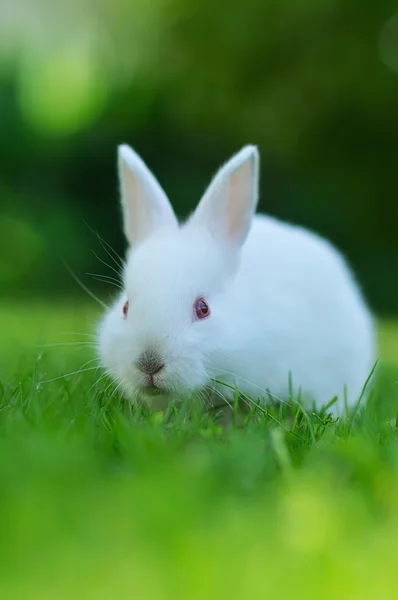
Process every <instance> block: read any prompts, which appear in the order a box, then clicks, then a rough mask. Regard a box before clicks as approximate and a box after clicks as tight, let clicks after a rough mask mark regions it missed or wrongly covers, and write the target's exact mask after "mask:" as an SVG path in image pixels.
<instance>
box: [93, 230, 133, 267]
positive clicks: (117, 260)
mask: <svg viewBox="0 0 398 600" xmlns="http://www.w3.org/2000/svg"><path fill="white" fill-rule="evenodd" d="M85 225H86V227H88V229H89V230H90V231H91V233H93V234H94V235H95V236H96V237H97V238H98V241H99V243H100V244H101V246H102V248H103V249H104V250H105V252H106V253H107V255H108V256H109V258H110V259H111V260H113V262H114V263H115V264H116V266H117V267H119V268H120V267H121V268H122V269H123V268H124V266H125V262H124V260H123V259H122V258H121V256H119V254H118V253H117V252H116V250H115V249H114V248H112V246H111V245H110V244H109V242H107V241H106V240H105V239H104V238H103V237H101V236H100V234H99V233H98V231H96V230H95V229H93V228H92V227H90V225H89V224H88V223H87V222H86V221H85ZM107 248H109V250H110V251H111V252H112V254H113V256H112V254H110V253H109V251H108V250H107ZM115 257H116V258H115Z"/></svg>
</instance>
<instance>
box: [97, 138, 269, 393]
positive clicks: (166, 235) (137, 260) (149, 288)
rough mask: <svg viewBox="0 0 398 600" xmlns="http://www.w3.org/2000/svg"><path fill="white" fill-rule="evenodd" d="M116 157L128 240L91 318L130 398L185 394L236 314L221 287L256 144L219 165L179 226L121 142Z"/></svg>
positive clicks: (245, 220)
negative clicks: (116, 279)
mask: <svg viewBox="0 0 398 600" xmlns="http://www.w3.org/2000/svg"><path fill="white" fill-rule="evenodd" d="M118 162H119V178H120V188H121V205H122V212H123V222H124V231H125V235H126V238H127V241H128V244H129V249H128V253H127V258H126V264H125V268H124V273H123V290H124V291H123V292H122V293H121V294H120V296H119V297H118V298H117V299H116V301H115V303H114V304H113V306H112V307H111V309H110V310H109V312H108V313H107V314H106V315H105V316H104V318H103V320H102V322H101V323H100V327H99V347H100V356H101V360H102V363H103V366H104V367H105V369H106V370H107V371H108V373H109V374H110V375H111V376H112V377H113V378H114V380H115V381H116V382H117V383H118V384H119V385H120V388H121V389H122V390H123V391H124V392H125V393H126V395H128V396H130V397H132V398H135V397H138V398H141V399H143V400H146V401H148V402H151V400H152V399H153V398H154V396H162V397H165V398H170V397H173V396H174V397H176V398H178V397H185V396H187V395H192V394H193V393H194V392H195V391H197V390H200V389H203V388H205V387H206V386H207V385H208V384H209V382H210V380H211V378H212V376H213V375H212V368H211V365H212V361H213V360H214V357H215V355H216V354H217V351H218V349H219V348H222V347H223V331H225V328H228V327H231V326H233V321H234V319H235V318H236V312H237V311H236V307H235V306H234V298H233V297H229V296H228V289H229V288H230V286H231V282H233V280H234V275H235V273H236V270H237V268H238V264H239V255H240V249H241V247H242V245H243V243H244V241H245V239H246V237H247V234H248V232H249V229H250V225H251V221H252V217H253V214H254V212H255V209H256V205H257V196H258V163H259V158H258V152H257V149H256V148H255V147H254V146H246V147H244V148H243V149H242V150H241V151H240V152H239V153H238V154H236V155H235V156H234V157H233V158H232V159H231V160H230V161H229V162H228V163H227V164H226V165H224V166H223V167H222V168H221V169H220V170H219V172H218V173H217V175H216V176H215V178H214V179H213V181H212V182H211V184H210V186H209V188H208V190H207V191H206V193H205V195H204V196H203V198H202V199H201V201H200V203H199V205H198V207H197V208H196V210H195V212H194V213H193V215H192V216H191V217H190V218H189V219H188V220H187V221H186V222H185V223H183V224H182V225H179V223H178V221H177V218H176V216H175V214H174V211H173V209H172V207H171V204H170V202H169V200H168V198H167V196H166V194H165V192H164V191H163V189H162V188H161V186H160V185H159V183H158V182H157V180H156V179H155V177H154V176H153V175H152V173H151V172H150V171H149V169H148V168H147V167H146V165H145V164H144V162H143V161H142V160H141V158H140V157H139V156H138V155H137V154H136V153H135V152H134V151H133V150H132V149H131V148H130V147H128V146H126V145H122V146H120V147H119V151H118Z"/></svg>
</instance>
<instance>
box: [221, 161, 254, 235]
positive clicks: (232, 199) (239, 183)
mask: <svg viewBox="0 0 398 600" xmlns="http://www.w3.org/2000/svg"><path fill="white" fill-rule="evenodd" d="M227 195H228V199H227V212H228V234H229V237H230V238H231V239H232V240H233V241H235V242H238V243H241V241H242V237H244V236H245V235H246V233H245V232H246V230H247V228H248V220H249V219H250V217H251V207H252V195H253V161H252V160H249V161H247V162H245V163H244V164H243V165H242V166H240V167H238V168H237V169H236V171H234V172H233V173H232V175H231V177H230V180H229V183H228V191H227Z"/></svg>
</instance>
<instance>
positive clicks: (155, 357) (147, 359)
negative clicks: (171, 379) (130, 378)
mask: <svg viewBox="0 0 398 600" xmlns="http://www.w3.org/2000/svg"><path fill="white" fill-rule="evenodd" d="M136 365H137V367H138V368H139V370H140V371H142V372H143V373H145V374H146V375H155V374H156V373H159V371H161V370H162V369H163V368H164V363H163V362H162V358H161V356H160V355H159V354H158V353H157V352H143V353H142V354H141V356H140V357H139V359H138V360H137V362H136Z"/></svg>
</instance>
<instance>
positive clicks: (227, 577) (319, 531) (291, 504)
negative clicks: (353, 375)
mask: <svg viewBox="0 0 398 600" xmlns="http://www.w3.org/2000/svg"><path fill="white" fill-rule="evenodd" d="M94 323H95V308H93V307H92V306H91V305H90V306H88V305H82V304H79V303H76V304H75V303H73V302H70V303H69V304H68V303H66V302H64V303H61V304H60V303H56V302H55V303H52V304H48V305H44V304H37V305H32V304H31V303H30V302H26V303H24V304H10V303H9V304H6V303H3V304H0V336H1V338H0V394H1V404H0V498H1V503H0V532H1V534H0V597H1V598H23V599H30V598H37V599H40V600H43V599H47V598H48V599H51V600H53V599H55V598H56V599H57V600H58V599H62V598H65V599H66V598H68V599H69V598H84V599H85V600H86V599H91V598H93V599H94V598H95V600H98V599H102V598H103V599H113V598H134V599H137V600H138V599H139V600H141V599H142V600H146V599H154V600H155V599H156V600H158V599H159V600H163V599H168V600H180V599H183V600H188V599H206V600H207V599H209V600H212V599H213V598H214V599H217V600H219V599H221V598H228V599H231V600H232V599H235V598H236V599H244V600H246V599H248V600H251V599H257V598H258V599H261V600H263V599H268V598H270V599H272V600H276V599H284V598H287V599H293V598H294V599H296V598H322V599H326V600H327V599H329V598H330V599H333V600H335V599H336V598H338V599H339V600H344V599H347V600H348V599H349V600H353V599H356V598H358V599H361V600H364V599H365V600H366V599H371V598H374V599H375V600H376V599H377V600H381V599H383V600H384V599H390V598H391V599H394V600H396V598H397V597H398V580H397V576H396V574H397V573H398V440H397V428H396V414H397V410H398V383H397V382H398V326H397V324H395V323H383V324H382V326H381V328H380V340H381V353H380V364H379V366H378V371H379V373H378V381H377V384H376V386H375V390H374V393H373V395H372V397H371V400H370V402H369V406H367V407H366V409H362V408H360V410H359V411H358V415H357V419H355V420H350V419H346V420H343V421H341V422H333V421H332V420H330V419H327V418H325V417H319V416H316V415H312V414H305V415H303V414H301V413H299V414H298V413H295V412H294V411H293V413H292V414H288V413H287V412H286V411H285V409H279V408H277V407H273V408H272V409H271V411H270V412H269V414H263V413H261V412H256V414H255V415H254V417H253V418H252V419H251V421H250V422H249V423H247V424H246V426H245V427H243V428H242V427H238V426H236V427H232V429H231V430H230V431H228V432H224V431H222V430H221V429H220V427H218V425H217V422H215V421H213V420H212V419H211V418H210V417H209V416H208V415H203V414H200V413H198V411H196V410H195V409H193V408H192V407H189V406H186V407H184V408H183V409H180V410H178V411H177V410H174V411H170V413H169V414H168V415H167V416H166V417H162V415H159V414H156V415H149V414H147V413H145V412H144V413H143V412H141V411H134V410H128V409H126V407H125V406H124V405H123V403H122V402H121V401H120V399H119V398H118V397H116V396H115V395H114V396H113V397H112V388H108V390H107V386H108V385H109V383H108V382H107V381H105V380H103V381H101V382H100V383H99V384H98V385H95V382H96V380H97V379H98V377H99V372H96V371H94V370H93V371H86V372H83V373H81V374H77V375H73V376H70V377H66V378H60V379H56V380H54V381H50V382H48V383H44V381H47V380H50V379H53V378H55V377H58V376H59V375H63V374H65V373H68V372H73V371H75V370H77V369H78V368H79V367H80V366H81V365H82V364H84V363H85V362H86V361H88V360H90V358H92V356H93V355H92V354H91V352H92V351H91V349H90V348H89V347H88V346H82V347H78V346H54V347H49V346H45V344H50V343H54V342H66V341H73V340H76V339H87V340H88V339H89V338H83V337H79V336H78V335H70V332H90V331H92V327H93V325H94ZM91 364H95V363H91ZM93 384H94V385H93Z"/></svg>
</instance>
